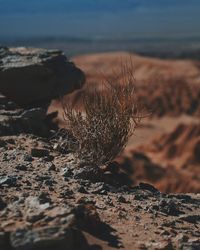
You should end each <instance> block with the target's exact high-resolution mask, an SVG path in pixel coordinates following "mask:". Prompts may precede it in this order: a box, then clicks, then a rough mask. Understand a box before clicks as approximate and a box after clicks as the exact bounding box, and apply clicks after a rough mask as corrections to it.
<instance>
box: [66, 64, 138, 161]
mask: <svg viewBox="0 0 200 250" xmlns="http://www.w3.org/2000/svg"><path fill="white" fill-rule="evenodd" d="M121 70H122V72H120V74H121V73H122V75H123V81H121V82H120V83H119V82H118V79H117V74H116V73H115V76H116V77H115V79H113V78H112V79H105V80H104V81H103V82H102V84H101V88H100V89H99V88H98V90H97V89H96V88H95V89H94V90H93V91H92V93H83V94H82V95H83V96H82V100H83V107H84V111H78V110H76V109H75V107H73V106H72V105H70V104H69V103H64V102H62V103H63V111H64V120H65V122H66V126H67V128H68V129H69V132H70V134H71V136H70V139H69V138H68V137H65V140H66V141H65V145H66V147H68V148H70V149H71V150H73V151H74V153H75V155H76V157H77V159H79V160H80V161H86V162H89V163H92V164H97V165H103V164H107V163H108V162H110V161H112V160H113V159H114V158H115V157H116V156H118V155H119V154H120V153H121V152H122V151H123V149H124V147H125V146H126V144H127V142H128V139H129V137H130V136H132V135H133V133H134V130H135V129H136V127H137V126H138V124H139V122H140V120H141V115H140V111H139V108H138V105H137V101H136V97H135V87H134V82H135V79H134V76H133V66H132V63H131V64H130V63H129V64H127V63H126V64H123V65H122V67H121ZM98 86H99V85H98ZM72 138H73V139H72Z"/></svg>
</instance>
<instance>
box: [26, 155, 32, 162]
mask: <svg viewBox="0 0 200 250" xmlns="http://www.w3.org/2000/svg"><path fill="white" fill-rule="evenodd" d="M24 161H28V162H32V161H33V158H32V156H31V155H29V154H25V155H24Z"/></svg>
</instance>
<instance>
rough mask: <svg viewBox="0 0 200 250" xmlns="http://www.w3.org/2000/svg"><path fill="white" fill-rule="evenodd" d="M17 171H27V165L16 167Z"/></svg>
mask: <svg viewBox="0 0 200 250" xmlns="http://www.w3.org/2000/svg"><path fill="white" fill-rule="evenodd" d="M15 168H16V169H17V170H21V171H26V170H27V166H25V165H20V164H19V165H17V166H16V167H15Z"/></svg>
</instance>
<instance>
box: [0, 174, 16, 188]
mask: <svg viewBox="0 0 200 250" xmlns="http://www.w3.org/2000/svg"><path fill="white" fill-rule="evenodd" d="M16 183H17V178H16V177H15V176H0V186H2V185H6V186H8V187H14V186H16Z"/></svg>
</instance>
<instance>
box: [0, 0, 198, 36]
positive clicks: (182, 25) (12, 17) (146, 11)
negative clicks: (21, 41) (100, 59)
mask: <svg viewBox="0 0 200 250" xmlns="http://www.w3.org/2000/svg"><path fill="white" fill-rule="evenodd" d="M45 36H55V37H59V36H62V37H91V38H102V37H107V38H140V37H141V38H143V37H148V38H149V37H153V38H154V37H161V38H162V37H163V38H166V37H169V38H171V37H175V38H179V37H192V36H194V37H197V36H200V0H0V38H5V37H10V38H15V37H17V38H20V37H25V38H27V37H45Z"/></svg>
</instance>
